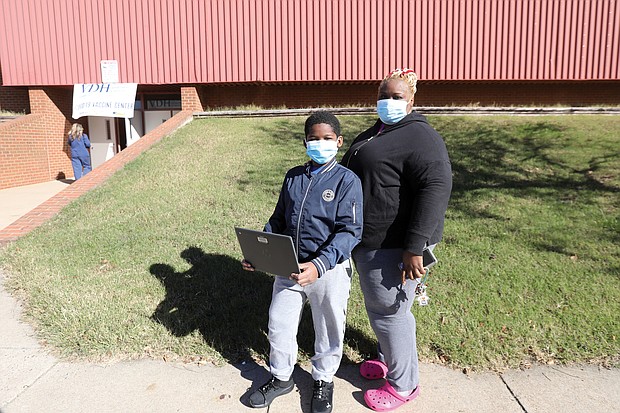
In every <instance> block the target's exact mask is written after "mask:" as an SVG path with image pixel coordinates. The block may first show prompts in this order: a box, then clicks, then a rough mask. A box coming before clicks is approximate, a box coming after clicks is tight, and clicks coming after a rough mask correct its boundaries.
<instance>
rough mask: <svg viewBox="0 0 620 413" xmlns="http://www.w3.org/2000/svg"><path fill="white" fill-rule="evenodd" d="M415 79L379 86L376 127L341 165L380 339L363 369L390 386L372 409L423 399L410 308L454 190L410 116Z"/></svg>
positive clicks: (401, 76)
mask: <svg viewBox="0 0 620 413" xmlns="http://www.w3.org/2000/svg"><path fill="white" fill-rule="evenodd" d="M416 83H417V76H416V74H415V73H414V71H413V70H411V69H396V70H394V71H392V72H390V73H389V74H388V75H387V76H386V77H385V78H384V79H383V81H382V82H381V84H380V85H379V93H378V97H377V113H378V115H379V119H378V120H377V121H376V122H375V124H374V125H373V126H372V127H370V128H369V129H368V130H366V131H365V132H362V133H361V134H360V135H359V136H358V137H357V138H356V139H355V141H353V143H352V144H351V147H350V148H349V150H348V151H347V152H346V154H345V155H344V157H343V158H342V164H343V165H344V166H346V167H348V168H349V169H351V170H352V171H353V172H355V173H356V174H357V175H358V176H359V177H360V179H361V181H362V189H363V198H364V229H363V233H362V242H361V243H360V244H359V245H358V246H357V247H356V248H355V249H354V250H353V253H352V257H353V262H354V263H355V267H356V269H357V272H358V273H359V277H360V286H361V289H362V292H363V294H364V303H365V306H366V312H367V313H368V318H369V320H370V324H371V326H372V329H373V331H374V333H375V335H376V336H377V341H378V357H377V359H375V360H367V361H365V362H364V363H362V365H361V366H360V374H361V375H362V376H363V377H365V378H368V379H379V378H385V379H386V381H385V384H384V385H383V386H382V387H380V388H378V389H370V390H368V391H366V393H365V394H364V400H365V401H366V403H367V404H368V406H369V407H370V408H371V409H373V410H375V411H381V412H387V411H391V410H394V409H396V408H398V407H400V406H402V405H404V404H405V403H408V402H410V401H411V400H413V399H414V398H416V396H417V395H418V394H419V392H420V390H419V386H418V383H419V375H418V353H417V347H416V321H415V318H414V316H413V314H412V313H411V305H412V303H413V301H414V298H415V291H416V287H417V286H418V283H419V282H420V278H421V277H422V276H424V275H425V272H426V269H425V268H424V265H423V258H422V257H423V250H424V249H425V248H428V249H430V250H432V249H433V248H434V246H435V245H436V244H437V243H438V242H439V240H440V239H441V237H442V233H443V226H444V216H445V213H446V208H447V206H448V200H449V198H450V193H451V190H452V168H451V165H450V159H449V157H448V151H447V149H446V145H445V143H444V141H443V139H442V138H441V136H440V135H439V133H438V132H437V131H436V130H435V129H434V128H433V127H432V126H430V125H429V124H428V122H427V121H426V118H425V117H424V116H422V115H420V114H418V113H416V112H415V111H414V110H413V98H414V94H415V92H416Z"/></svg>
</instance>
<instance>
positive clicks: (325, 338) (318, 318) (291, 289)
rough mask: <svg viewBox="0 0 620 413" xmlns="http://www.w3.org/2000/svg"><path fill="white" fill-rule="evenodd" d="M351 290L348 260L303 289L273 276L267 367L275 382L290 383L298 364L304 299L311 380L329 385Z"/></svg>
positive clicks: (337, 360)
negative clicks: (310, 331)
mask: <svg viewBox="0 0 620 413" xmlns="http://www.w3.org/2000/svg"><path fill="white" fill-rule="evenodd" d="M350 290H351V264H350V261H349V260H347V261H345V262H343V263H341V264H338V265H336V267H334V268H333V269H331V270H329V271H327V272H326V273H325V274H323V276H321V278H319V279H317V280H316V281H315V282H314V283H312V284H310V285H308V286H306V287H302V286H300V285H299V284H297V283H296V282H295V281H292V280H289V279H288V278H286V277H276V279H275V281H274V284H273V293H272V296H271V306H270V307H269V334H268V338H269V344H270V346H271V350H270V353H269V368H270V370H271V374H272V375H273V376H275V377H276V378H277V379H278V380H289V379H290V377H291V375H292V374H293V369H294V367H295V363H296V362H297V329H298V327H299V321H300V320H301V314H302V310H303V307H304V303H305V302H306V300H308V301H309V302H310V306H311V308H312V321H313V324H314V356H313V357H312V379H313V380H323V381H325V382H331V381H332V380H333V377H334V375H335V374H336V371H337V370H338V367H339V366H340V360H341V359H342V348H343V340H344V330H345V323H346V316H347V302H348V300H349V292H350Z"/></svg>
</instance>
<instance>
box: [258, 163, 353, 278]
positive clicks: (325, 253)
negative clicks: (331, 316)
mask: <svg viewBox="0 0 620 413" xmlns="http://www.w3.org/2000/svg"><path fill="white" fill-rule="evenodd" d="M362 211H363V206H362V185H361V182H360V180H359V178H358V177H357V176H356V175H355V174H354V173H353V172H351V171H350V170H349V169H347V168H345V167H344V166H342V165H340V164H338V162H336V158H333V159H332V160H331V161H329V162H328V163H327V164H325V165H324V166H323V168H321V170H320V171H319V172H318V173H316V174H311V173H310V162H308V163H307V164H305V165H300V166H297V167H295V168H292V169H291V170H289V171H288V172H287V173H286V176H285V178H284V183H283V184H282V190H281V191H280V197H279V198H278V203H277V204H276V207H275V210H274V211H273V214H272V215H271V218H270V219H269V222H268V223H267V225H266V226H265V231H267V232H274V233H278V234H284V235H290V236H291V237H292V238H293V244H294V245H295V250H296V251H297V260H298V261H299V262H310V261H311V262H312V263H313V264H314V265H315V267H316V268H317V270H318V272H319V276H322V275H323V274H325V272H326V271H328V270H330V269H332V268H334V267H335V266H336V264H339V263H341V262H343V261H345V260H347V259H348V258H349V257H350V256H351V250H353V248H354V247H355V246H356V245H357V244H358V243H359V242H360V240H361V238H362Z"/></svg>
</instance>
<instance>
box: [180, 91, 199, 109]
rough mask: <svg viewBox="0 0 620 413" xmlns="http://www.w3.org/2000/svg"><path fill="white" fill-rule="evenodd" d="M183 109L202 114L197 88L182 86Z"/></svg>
mask: <svg viewBox="0 0 620 413" xmlns="http://www.w3.org/2000/svg"><path fill="white" fill-rule="evenodd" d="M181 107H182V108H183V110H189V111H192V112H202V110H203V108H202V102H201V101H200V94H199V93H198V87H196V86H181Z"/></svg>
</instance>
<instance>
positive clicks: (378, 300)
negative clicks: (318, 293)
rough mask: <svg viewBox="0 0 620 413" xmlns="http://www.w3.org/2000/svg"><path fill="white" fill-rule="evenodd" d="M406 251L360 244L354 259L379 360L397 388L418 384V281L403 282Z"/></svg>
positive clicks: (391, 382) (402, 389)
mask: <svg viewBox="0 0 620 413" xmlns="http://www.w3.org/2000/svg"><path fill="white" fill-rule="evenodd" d="M402 255H403V250H402V249H400V248H397V249H379V250H371V249H368V248H363V247H360V246H358V247H357V248H355V249H354V250H353V262H354V263H355V269H356V270H357V272H358V274H359V276H360V286H361V289H362V292H363V293H364V303H365V306H366V312H367V313H368V318H369V320H370V325H371V326H372V329H373V331H374V332H375V335H376V336H377V340H378V341H379V346H378V352H379V357H378V358H379V360H381V361H382V362H384V363H385V364H386V365H387V366H388V374H387V380H388V382H389V383H390V384H391V385H392V387H394V389H396V391H408V390H413V389H414V388H416V387H417V386H418V382H419V371H418V349H417V345H416V322H415V318H414V316H413V314H412V313H411V306H412V304H413V301H414V299H415V288H416V286H417V285H418V281H417V280H416V281H413V280H407V282H406V283H405V285H404V286H403V285H402V278H401V277H402V275H401V270H400V269H399V268H398V264H399V263H401V262H402Z"/></svg>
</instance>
